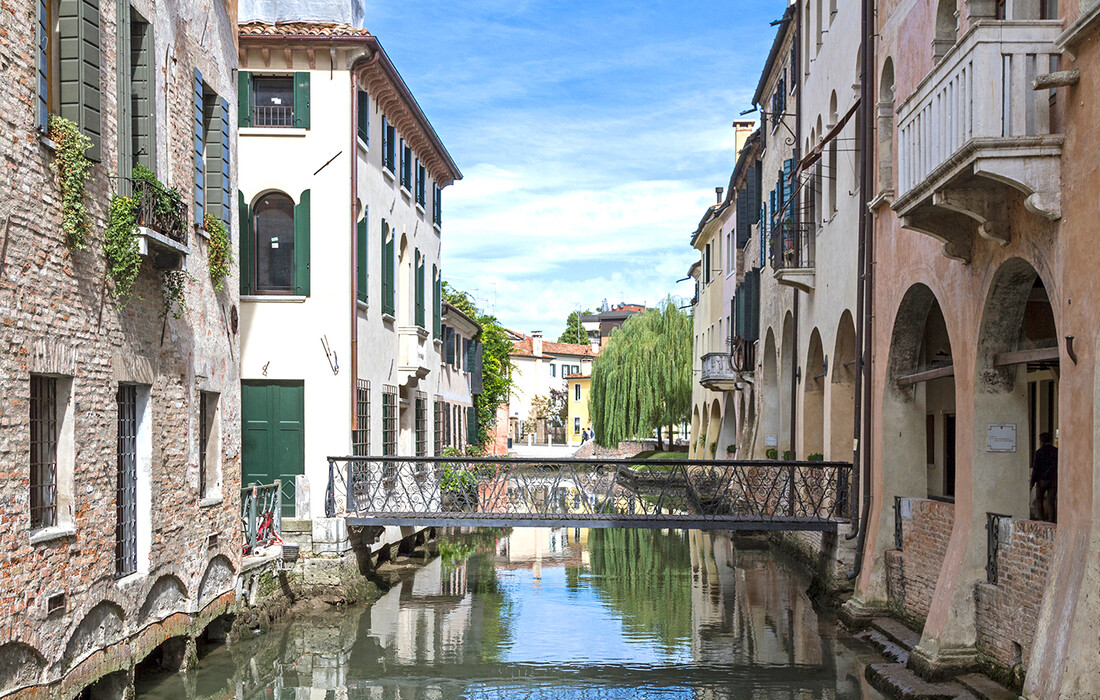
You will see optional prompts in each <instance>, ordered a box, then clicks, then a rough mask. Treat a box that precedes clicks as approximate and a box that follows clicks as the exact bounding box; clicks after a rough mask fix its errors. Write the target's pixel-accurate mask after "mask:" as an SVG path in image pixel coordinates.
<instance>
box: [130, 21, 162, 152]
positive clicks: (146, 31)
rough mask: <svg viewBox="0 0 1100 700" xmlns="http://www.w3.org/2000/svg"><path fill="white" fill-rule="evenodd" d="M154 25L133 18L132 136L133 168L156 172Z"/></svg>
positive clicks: (131, 31) (131, 41)
mask: <svg viewBox="0 0 1100 700" xmlns="http://www.w3.org/2000/svg"><path fill="white" fill-rule="evenodd" d="M154 64H155V59H154V54H153V28H152V26H151V25H150V24H149V23H148V22H146V21H144V20H143V19H142V18H141V17H139V16H137V15H136V14H133V15H131V19H130V75H129V79H130V139H131V147H132V149H133V150H132V151H131V154H132V155H133V161H132V162H131V163H130V164H129V168H130V169H131V170H132V169H133V168H135V167H137V166H138V165H142V166H145V167H146V168H148V169H149V170H150V171H151V172H154V173H155V172H156V171H157V130H156V129H157V122H156V96H155V94H154V93H155V92H156V85H157V79H156V69H155V68H154Z"/></svg>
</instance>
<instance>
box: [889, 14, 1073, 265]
mask: <svg viewBox="0 0 1100 700" xmlns="http://www.w3.org/2000/svg"><path fill="white" fill-rule="evenodd" d="M1061 29H1062V23H1061V22H1060V21H1058V20H1014V21H994V20H981V21H979V22H977V23H976V24H975V25H974V26H973V27H971V28H970V30H969V31H967V32H966V34H964V35H963V36H962V37H961V38H960V39H959V41H958V43H957V44H955V46H953V47H952V48H951V49H950V50H948V51H947V53H946V54H945V55H944V57H943V59H942V60H941V61H940V62H939V63H938V64H937V65H936V67H935V68H934V69H933V70H932V71H931V72H930V73H929V74H928V75H927V76H926V77H925V78H924V80H923V81H922V82H921V83H920V85H918V86H917V89H916V91H915V92H914V93H913V94H912V95H911V96H910V97H908V98H907V99H906V100H905V101H904V102H903V103H901V105H900V106H899V107H898V110H897V119H898V130H897V134H898V198H897V200H896V201H895V202H894V203H893V205H892V208H893V209H894V210H895V211H896V212H897V213H898V215H899V216H900V217H901V224H902V226H904V227H905V228H909V229H912V230H914V231H919V232H921V233H925V234H928V235H930V236H932V237H934V238H936V239H937V240H939V241H941V242H942V243H943V244H944V246H943V252H944V255H946V256H947V257H949V258H952V259H956V260H959V261H962V262H964V263H966V262H969V261H970V258H971V249H972V246H973V242H974V237H975V236H980V237H982V238H985V239H988V240H991V241H995V242H997V243H999V244H1001V245H1004V244H1006V243H1008V241H1009V240H1010V238H1011V235H1012V231H1011V230H1010V228H1011V227H1010V225H1009V222H1008V219H1007V216H1006V212H1007V209H1008V207H1007V206H1006V205H1007V201H1006V200H1010V199H1011V198H1012V197H1019V196H1020V194H1022V196H1023V203H1024V206H1025V207H1026V208H1027V209H1028V210H1029V211H1030V212H1032V213H1033V214H1035V215H1037V216H1039V217H1041V218H1042V219H1045V220H1050V221H1053V220H1056V219H1058V218H1060V217H1061V202H1060V191H1059V188H1060V184H1061V155H1062V142H1063V140H1064V139H1063V136H1062V135H1060V134H1052V133H1051V111H1052V110H1051V93H1050V91H1049V90H1046V89H1043V90H1033V89H1032V81H1033V80H1034V79H1035V78H1036V77H1037V76H1039V75H1043V74H1046V73H1049V72H1050V71H1051V66H1052V64H1053V61H1054V59H1055V56H1056V55H1057V54H1058V50H1057V49H1056V48H1055V46H1054V41H1055V39H1056V38H1057V37H1058V35H1059V33H1060V32H1061ZM1017 193H1020V194H1017Z"/></svg>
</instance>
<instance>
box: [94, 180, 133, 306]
mask: <svg viewBox="0 0 1100 700" xmlns="http://www.w3.org/2000/svg"><path fill="white" fill-rule="evenodd" d="M103 254H104V256H105V257H106V258H107V274H108V275H109V276H110V278H111V279H112V280H114V283H115V286H114V289H113V290H112V291H111V294H112V295H113V296H114V298H115V299H118V300H119V301H120V302H121V303H122V304H123V305H125V304H126V302H127V301H129V300H130V294H131V292H133V290H134V282H135V281H136V280H137V276H138V271H139V270H140V269H141V255H140V254H139V253H138V241H137V202H135V201H134V200H133V198H132V197H118V196H116V197H114V198H112V199H111V207H110V210H109V211H108V214H107V229H106V230H105V231H104V233H103Z"/></svg>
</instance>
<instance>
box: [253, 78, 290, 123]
mask: <svg viewBox="0 0 1100 700" xmlns="http://www.w3.org/2000/svg"><path fill="white" fill-rule="evenodd" d="M252 85H253V104H252V126H263V127H283V128H289V127H293V126H294V79H293V78H291V77H289V76H288V77H278V78H260V77H256V78H253V79H252ZM265 99H266V100H267V102H268V104H260V102H261V100H265Z"/></svg>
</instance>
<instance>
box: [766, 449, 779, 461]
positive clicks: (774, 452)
mask: <svg viewBox="0 0 1100 700" xmlns="http://www.w3.org/2000/svg"><path fill="white" fill-rule="evenodd" d="M764 456H765V457H767V458H768V459H779V450H778V449H776V448H774V447H769V448H768V449H766V450H764Z"/></svg>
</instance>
